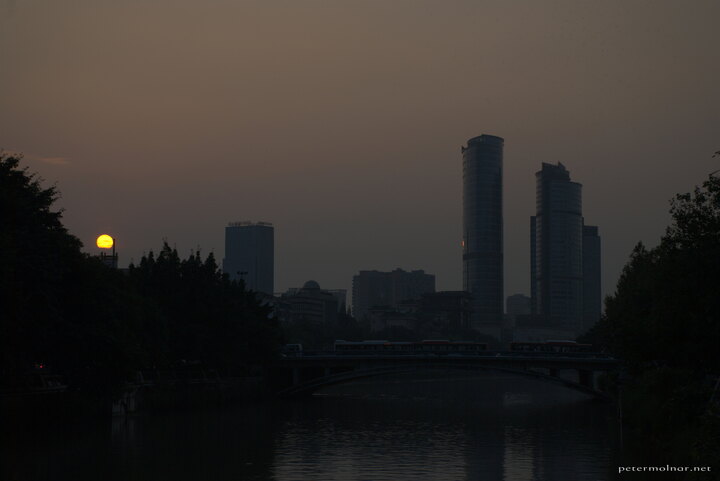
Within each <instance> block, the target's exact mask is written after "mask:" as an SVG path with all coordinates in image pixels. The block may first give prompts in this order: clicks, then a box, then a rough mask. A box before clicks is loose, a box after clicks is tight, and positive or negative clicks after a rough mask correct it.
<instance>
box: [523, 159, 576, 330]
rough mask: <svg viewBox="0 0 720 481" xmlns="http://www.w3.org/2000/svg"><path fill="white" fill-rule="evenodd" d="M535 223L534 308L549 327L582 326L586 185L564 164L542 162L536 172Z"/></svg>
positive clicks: (532, 224)
mask: <svg viewBox="0 0 720 481" xmlns="http://www.w3.org/2000/svg"><path fill="white" fill-rule="evenodd" d="M535 178H536V202H535V204H536V211H535V217H532V218H531V219H530V225H531V230H532V232H531V248H532V251H531V256H530V258H531V263H532V265H531V268H530V269H531V270H530V276H531V295H532V313H533V315H534V317H535V318H536V319H537V320H538V321H539V322H540V323H541V324H542V325H544V326H547V327H555V328H562V329H567V330H569V331H573V332H575V333H578V334H579V333H580V331H581V330H582V319H583V216H582V185H581V184H579V183H577V182H572V181H571V180H570V172H569V171H568V170H567V169H566V168H565V166H564V165H562V164H561V163H559V162H558V164H557V165H553V164H547V163H544V162H543V164H542V169H541V170H540V171H538V172H537V173H536V174H535Z"/></svg>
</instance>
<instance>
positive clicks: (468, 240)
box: [462, 135, 505, 337]
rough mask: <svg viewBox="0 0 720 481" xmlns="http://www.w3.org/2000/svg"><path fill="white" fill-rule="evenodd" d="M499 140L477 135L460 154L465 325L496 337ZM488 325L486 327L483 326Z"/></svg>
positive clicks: (500, 308) (500, 239)
mask: <svg viewBox="0 0 720 481" xmlns="http://www.w3.org/2000/svg"><path fill="white" fill-rule="evenodd" d="M504 142H505V141H504V140H503V139H502V138H501V137H496V136H494V135H480V136H479V137H473V138H472V139H470V140H468V142H467V147H463V148H462V155H463V240H462V246H463V289H464V290H465V291H467V292H469V293H470V294H471V296H472V301H471V302H472V304H471V306H472V310H473V312H472V314H471V327H473V328H475V329H479V330H481V331H485V332H487V333H494V331H493V329H494V328H497V329H498V332H497V333H496V334H495V336H496V337H497V336H499V328H500V327H501V324H502V319H503V302H504V298H503V208H502V207H503V204H502V178H503V176H502V173H503V145H504ZM483 328H492V329H489V330H488V329H483Z"/></svg>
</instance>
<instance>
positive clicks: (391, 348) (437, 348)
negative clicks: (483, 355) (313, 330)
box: [335, 340, 487, 354]
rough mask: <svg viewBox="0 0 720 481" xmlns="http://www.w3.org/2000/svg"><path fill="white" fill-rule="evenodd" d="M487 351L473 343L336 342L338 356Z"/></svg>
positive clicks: (479, 343) (430, 341) (429, 341)
mask: <svg viewBox="0 0 720 481" xmlns="http://www.w3.org/2000/svg"><path fill="white" fill-rule="evenodd" d="M485 350H487V344H485V343H483V342H473V341H448V340H425V341H386V340H376V341H343V340H337V341H335V352H336V353H337V354H363V353H367V354H379V353H382V354H418V353H426V352H427V353H434V354H450V353H454V354H471V353H479V352H482V351H485Z"/></svg>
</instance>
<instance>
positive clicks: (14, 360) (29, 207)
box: [0, 154, 280, 396]
mask: <svg viewBox="0 0 720 481" xmlns="http://www.w3.org/2000/svg"><path fill="white" fill-rule="evenodd" d="M19 165H20V158H19V157H16V156H8V155H4V154H0V219H2V226H1V229H0V308H1V309H2V311H1V314H2V315H1V316H0V355H1V356H2V358H1V362H2V364H1V365H0V370H1V371H0V373H1V374H2V378H1V379H0V381H2V384H5V385H7V384H10V385H12V384H13V383H14V384H17V383H18V380H22V378H23V376H27V373H28V372H29V371H32V369H34V368H35V367H37V366H39V365H43V366H44V368H45V369H48V370H50V371H52V372H55V373H58V374H62V375H63V376H64V378H65V379H66V380H67V381H68V383H69V384H70V385H71V386H72V387H73V388H76V389H79V390H81V391H82V392H85V393H88V394H91V395H97V396H106V395H108V394H111V393H112V391H113V390H117V389H118V388H119V386H120V385H121V384H122V382H123V381H124V380H126V379H129V378H132V374H133V373H134V372H135V371H136V370H137V369H140V368H148V367H153V366H155V367H166V366H171V365H174V364H176V363H179V362H183V361H200V362H201V363H203V364H205V365H208V366H211V367H213V368H216V369H218V370H219V371H221V372H226V373H242V372H247V369H248V368H249V367H250V365H251V364H261V363H262V362H264V361H266V360H268V358H270V357H272V356H274V355H276V354H277V352H278V351H279V346H280V335H279V329H278V327H277V325H276V324H275V323H274V322H273V321H272V320H270V319H268V315H269V309H268V308H266V307H264V306H262V305H261V303H260V301H259V300H258V299H257V298H256V297H255V295H254V294H253V293H250V292H248V291H246V290H245V288H244V286H243V285H242V284H239V283H236V282H232V281H230V280H228V279H227V277H225V276H223V275H222V274H221V272H220V271H219V269H218V267H217V265H216V263H215V259H214V258H213V256H212V254H210V255H209V256H207V258H206V259H205V260H203V259H201V257H200V254H199V253H195V254H193V255H191V256H190V257H189V258H188V259H185V260H180V259H179V257H178V254H177V252H176V251H175V250H173V249H170V248H169V247H168V246H167V245H165V246H164V247H163V249H162V250H161V251H160V254H159V255H158V256H157V258H155V257H154V255H153V254H152V253H151V254H149V255H148V256H146V257H143V259H142V261H141V262H140V264H139V265H138V266H133V267H131V268H130V270H129V274H127V275H126V274H124V273H122V272H120V271H119V270H117V269H111V268H109V267H107V266H106V265H104V264H103V263H102V262H101V261H100V260H99V259H97V258H95V257H93V256H89V255H87V254H84V253H82V252H81V247H82V244H81V242H80V241H79V240H78V239H77V238H76V237H74V236H72V235H71V234H69V233H68V231H67V229H66V228H65V227H64V226H63V225H62V222H61V220H62V212H61V211H57V210H53V208H52V205H53V203H54V202H55V201H56V200H57V199H58V196H59V194H58V191H57V190H56V188H55V187H49V188H44V187H43V186H42V184H41V179H39V178H38V177H37V176H36V175H34V174H31V173H29V172H28V171H27V169H23V168H20V167H19Z"/></svg>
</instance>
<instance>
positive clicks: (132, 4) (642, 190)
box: [0, 0, 720, 295]
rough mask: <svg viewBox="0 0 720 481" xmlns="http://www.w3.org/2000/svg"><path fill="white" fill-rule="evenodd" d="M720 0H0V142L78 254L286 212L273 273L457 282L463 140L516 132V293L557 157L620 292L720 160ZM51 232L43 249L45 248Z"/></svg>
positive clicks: (134, 252) (215, 233) (509, 200)
mask: <svg viewBox="0 0 720 481" xmlns="http://www.w3.org/2000/svg"><path fill="white" fill-rule="evenodd" d="M719 18H720V2H718V1H717V0H708V1H690V2H680V1H659V0H652V1H628V0H619V1H609V0H605V1H602V2H599V1H582V0H567V1H560V0H559V1H539V0H528V1H519V0H518V1H512V0H498V1H483V0H457V1H448V0H442V1H441V0H437V1H423V0H378V1H374V0H362V1H361V0H357V1H342V0H334V1H329V0H328V1H314V0H286V1H272V0H261V1H243V0H225V1H220V0H215V1H213V0H205V1H202V2H201V1H189V0H172V1H170V0H168V1H160V0H142V1H140V0H137V1H133V0H126V1H123V2H117V1H104V0H77V1H62V2H60V1H57V0H45V1H43V0H15V1H8V0H0V66H1V68H2V74H1V75H0V147H2V148H4V149H5V151H6V152H7V151H9V152H23V153H24V154H25V159H26V165H29V166H30V167H31V169H32V170H34V171H37V172H39V173H40V174H41V175H42V177H44V178H45V179H46V180H47V182H48V184H51V183H53V182H57V184H58V187H59V189H60V190H61V192H62V196H63V197H62V200H61V202H60V205H61V206H62V207H64V208H65V209H66V213H65V223H66V225H67V226H68V228H69V229H70V231H71V232H72V233H73V234H75V235H76V236H78V237H79V238H80V239H81V240H82V241H83V243H84V244H85V248H86V249H87V251H88V252H96V251H97V248H95V246H94V239H95V237H96V236H97V235H98V234H100V233H110V234H112V235H114V236H115V237H116V238H117V240H118V249H119V252H120V255H121V265H123V264H127V263H128V262H129V261H130V260H131V259H134V260H135V261H138V260H139V258H140V257H141V256H142V254H143V252H147V251H149V250H150V249H154V250H155V251H157V250H158V249H159V247H160V246H161V243H162V240H163V238H166V239H167V240H168V241H169V242H170V244H171V245H176V246H177V248H178V250H179V252H180V253H181V254H182V255H183V256H185V255H187V254H189V253H190V250H191V249H195V248H197V247H198V246H199V247H200V248H201V250H202V251H203V252H204V253H207V252H209V251H211V250H212V251H214V252H215V254H216V256H217V257H218V259H219V260H221V259H222V257H223V250H224V245H223V244H224V226H225V225H226V224H227V222H228V221H237V220H255V221H257V220H262V221H267V222H273V223H274V224H275V237H276V247H275V252H276V268H275V273H276V274H275V288H276V291H280V290H284V289H286V288H288V287H293V286H301V285H302V283H303V282H305V281H306V280H308V279H315V280H316V281H318V282H319V283H320V285H321V286H322V287H326V288H349V287H350V285H351V281H352V276H353V274H355V273H356V272H357V271H358V270H360V269H382V270H389V269H393V268H396V267H401V268H404V269H406V270H409V269H425V270H426V271H427V272H430V273H433V274H435V275H436V276H437V287H438V289H443V290H445V289H461V288H462V262H461V251H460V237H461V232H462V226H461V214H462V212H461V209H462V204H461V195H462V159H461V154H460V146H461V145H463V144H464V143H465V142H466V141H467V139H468V138H470V137H474V136H476V135H480V134H483V133H485V134H493V135H499V136H501V137H504V138H505V160H504V191H505V197H504V218H505V278H506V282H505V294H506V295H510V294H514V293H517V292H523V293H525V294H529V271H530V268H529V257H530V255H529V250H530V247H529V217H530V216H531V215H533V213H534V211H535V177H534V174H535V172H536V171H537V170H538V169H539V168H540V164H541V162H553V163H555V162H558V161H560V162H562V163H563V164H565V165H566V167H567V168H568V169H569V170H570V173H571V176H572V179H573V180H574V181H577V182H580V183H582V184H583V209H584V216H585V222H586V224H596V225H599V226H600V233H601V236H602V244H603V287H604V291H605V294H610V293H612V292H614V289H615V284H616V282H617V278H618V275H619V273H620V271H621V269H622V266H623V265H624V264H625V262H626V260H627V256H628V254H629V253H630V251H631V249H632V247H633V246H634V244H635V243H636V242H638V241H640V240H642V241H643V242H645V243H647V244H649V245H651V246H652V245H655V244H656V243H657V242H658V240H659V237H660V236H661V235H662V233H663V232H664V229H665V226H666V225H667V224H668V222H669V215H668V213H667V211H668V200H669V199H670V198H671V197H672V196H673V195H674V194H675V193H677V192H686V191H689V190H691V189H692V188H693V186H694V185H696V184H699V183H701V182H702V181H703V180H704V179H705V178H707V175H708V173H710V172H712V171H714V170H716V169H719V168H720V159H718V158H715V159H713V158H712V153H713V152H715V151H716V150H720V108H719V107H720V87H719V86H720V49H719V47H720V27H719V26H718V23H717V20H718V19H719ZM38 248H42V246H38Z"/></svg>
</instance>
